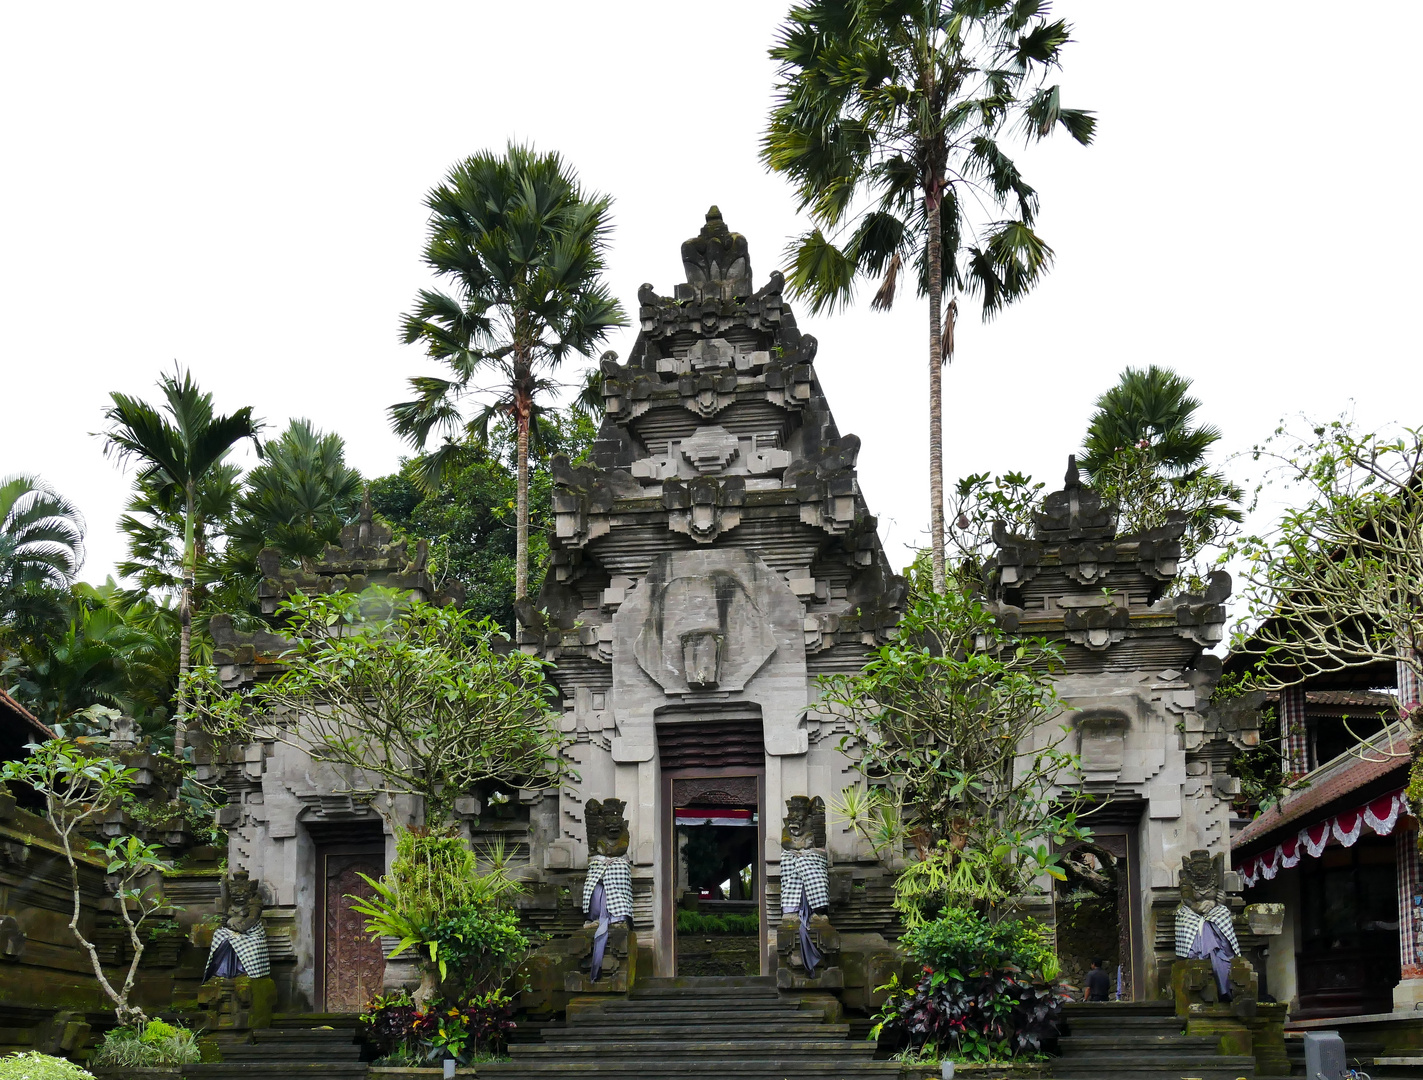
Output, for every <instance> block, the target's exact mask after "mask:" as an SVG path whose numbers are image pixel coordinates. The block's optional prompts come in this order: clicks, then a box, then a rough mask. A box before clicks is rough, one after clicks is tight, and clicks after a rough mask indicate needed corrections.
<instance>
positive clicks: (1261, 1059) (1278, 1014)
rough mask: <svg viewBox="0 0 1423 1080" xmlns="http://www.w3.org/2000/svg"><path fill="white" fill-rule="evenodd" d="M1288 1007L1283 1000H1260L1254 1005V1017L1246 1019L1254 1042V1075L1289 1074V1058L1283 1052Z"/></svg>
mask: <svg viewBox="0 0 1423 1080" xmlns="http://www.w3.org/2000/svg"><path fill="white" fill-rule="evenodd" d="M1289 1011H1290V1007H1289V1006H1288V1005H1286V1004H1284V1003H1283V1002H1282V1003H1280V1004H1272V1003H1271V1002H1268V1001H1262V1002H1260V1003H1259V1004H1258V1005H1256V1006H1255V1019H1254V1020H1250V1021H1248V1023H1249V1025H1250V1038H1251V1041H1252V1042H1254V1044H1255V1075H1256V1076H1289V1075H1290V1059H1289V1056H1288V1055H1287V1054H1286V1053H1285V1021H1286V1020H1288V1019H1289Z"/></svg>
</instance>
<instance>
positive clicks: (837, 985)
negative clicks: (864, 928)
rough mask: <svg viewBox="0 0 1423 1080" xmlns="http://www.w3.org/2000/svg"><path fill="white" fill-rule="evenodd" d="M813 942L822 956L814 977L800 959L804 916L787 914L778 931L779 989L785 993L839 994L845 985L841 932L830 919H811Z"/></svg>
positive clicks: (817, 916)
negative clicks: (810, 991) (841, 965)
mask: <svg viewBox="0 0 1423 1080" xmlns="http://www.w3.org/2000/svg"><path fill="white" fill-rule="evenodd" d="M808 929H809V931H810V941H811V944H812V945H814V946H815V948H816V951H817V952H819V953H820V963H819V964H817V965H816V966H815V973H814V974H813V975H812V974H810V973H808V972H807V971H806V970H805V961H804V960H803V959H801V955H800V916H799V915H795V914H792V913H789V912H788V913H786V914H785V915H782V916H781V925H780V926H779V927H778V928H777V930H776V986H778V987H779V988H780V989H782V990H839V989H841V988H842V987H844V985H845V973H844V972H843V971H842V970H841V969H840V931H838V930H836V929H835V927H833V926H831V925H830V918H829V917H828V916H826V915H812V916H811V917H810V926H809V928H808Z"/></svg>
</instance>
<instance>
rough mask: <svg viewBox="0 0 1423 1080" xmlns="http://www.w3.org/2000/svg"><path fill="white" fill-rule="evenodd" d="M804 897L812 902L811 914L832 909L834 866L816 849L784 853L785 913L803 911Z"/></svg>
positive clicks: (782, 905) (782, 877) (782, 862)
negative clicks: (832, 873) (802, 902)
mask: <svg viewBox="0 0 1423 1080" xmlns="http://www.w3.org/2000/svg"><path fill="white" fill-rule="evenodd" d="M801 893H804V894H805V896H806V898H807V899H808V900H809V901H810V910H811V911H815V910H816V909H818V908H824V907H829V906H830V863H829V861H828V860H827V859H826V858H825V852H823V851H820V850H818V849H816V848H806V849H805V850H804V851H796V850H795V849H793V848H782V849H781V911H783V912H785V911H795V910H796V909H798V908H799V907H800V897H801Z"/></svg>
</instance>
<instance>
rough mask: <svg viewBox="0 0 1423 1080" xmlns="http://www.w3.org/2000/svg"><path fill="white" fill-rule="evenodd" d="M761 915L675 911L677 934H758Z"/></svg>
mask: <svg viewBox="0 0 1423 1080" xmlns="http://www.w3.org/2000/svg"><path fill="white" fill-rule="evenodd" d="M760 932H761V916H759V915H757V914H755V913H750V914H745V915H703V914H702V913H701V912H700V911H679V912H677V933H679V934H759V933H760Z"/></svg>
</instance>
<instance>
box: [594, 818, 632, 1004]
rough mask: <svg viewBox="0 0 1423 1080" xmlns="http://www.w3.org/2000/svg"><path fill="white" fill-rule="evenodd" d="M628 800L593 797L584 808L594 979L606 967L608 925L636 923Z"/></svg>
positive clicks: (630, 924)
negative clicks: (628, 825) (594, 927)
mask: <svg viewBox="0 0 1423 1080" xmlns="http://www.w3.org/2000/svg"><path fill="white" fill-rule="evenodd" d="M626 806H627V804H626V803H625V802H623V801H622V800H621V799H604V800H603V801H602V802H599V801H598V800H597V799H589V800H588V802H587V804H586V805H585V806H584V808H583V823H584V825H585V826H586V827H587V829H588V876H587V877H586V878H584V879H583V912H584V914H585V915H587V916H588V919H589V921H588V922H586V923H585V924H584V926H585V927H591V926H596V927H597V933H595V934H594V935H593V960H592V966H591V967H590V969H589V975H590V977H591V978H593V979H595V980H596V979H597V978H598V974H599V973H600V972H601V971H602V969H603V954H604V952H605V950H606V949H607V947H608V927H609V926H610V925H611V924H612V923H615V922H622V921H626V922H627V925H628V926H629V927H631V926H632V864H631V863H629V862H628V859H627V850H628V827H627V820H626V818H625V817H624V816H623V811H624V809H625V808H626Z"/></svg>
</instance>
